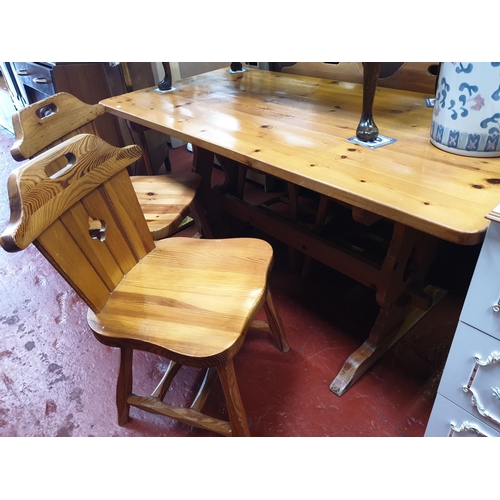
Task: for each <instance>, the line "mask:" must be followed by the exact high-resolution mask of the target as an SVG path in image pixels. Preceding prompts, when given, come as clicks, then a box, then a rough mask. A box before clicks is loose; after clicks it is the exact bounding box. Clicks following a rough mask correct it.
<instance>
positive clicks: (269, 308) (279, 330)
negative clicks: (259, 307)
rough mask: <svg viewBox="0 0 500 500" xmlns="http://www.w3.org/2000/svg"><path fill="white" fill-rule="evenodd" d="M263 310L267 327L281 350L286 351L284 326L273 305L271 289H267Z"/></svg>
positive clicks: (287, 347) (288, 347) (287, 348)
mask: <svg viewBox="0 0 500 500" xmlns="http://www.w3.org/2000/svg"><path fill="white" fill-rule="evenodd" d="M264 310H265V311H266V316H267V323H268V324H269V329H270V330H271V332H272V333H273V335H275V336H276V337H277V339H278V342H279V345H280V350H281V352H288V350H289V349H290V346H289V345H288V340H287V338H286V334H285V328H284V327H283V322H282V321H281V317H280V315H279V313H278V310H277V309H276V307H274V301H273V297H272V295H271V290H270V289H269V288H268V289H267V296H266V302H265V303H264Z"/></svg>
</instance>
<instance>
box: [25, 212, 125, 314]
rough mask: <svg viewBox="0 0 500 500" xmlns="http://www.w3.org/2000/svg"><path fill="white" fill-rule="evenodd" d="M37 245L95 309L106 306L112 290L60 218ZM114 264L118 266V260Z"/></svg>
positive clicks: (39, 239)
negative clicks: (62, 249)
mask: <svg viewBox="0 0 500 500" xmlns="http://www.w3.org/2000/svg"><path fill="white" fill-rule="evenodd" d="M86 219H87V220H88V216H87V217H86ZM77 220H78V216H77ZM80 222H85V221H81V220H80ZM87 224H88V222H87ZM87 235H88V230H87ZM87 237H88V239H89V240H90V239H91V238H90V237H89V236H87ZM34 244H35V246H36V247H37V248H38V250H39V251H40V252H41V253H42V254H43V255H44V256H45V257H46V258H47V260H48V261H49V262H50V263H51V264H52V265H53V266H54V268H55V269H56V270H57V272H58V273H59V274H60V275H61V276H63V277H64V279H65V280H66V281H67V283H68V284H69V285H70V286H71V287H72V288H73V289H74V290H75V291H76V292H77V293H78V295H79V296H80V297H81V298H82V299H83V300H84V301H85V302H86V304H87V305H88V306H89V307H90V308H91V309H92V310H93V311H95V312H98V311H100V310H101V309H102V308H103V307H104V305H105V304H106V302H107V301H108V298H109V295H110V293H111V291H110V290H109V288H108V287H107V286H106V284H105V283H104V281H103V280H102V278H101V277H100V276H99V273H98V272H97V270H96V269H95V268H94V266H93V265H92V262H91V261H90V260H89V259H88V258H87V255H86V254H85V253H84V250H83V249H82V248H81V247H80V246H79V244H78V242H77V241H75V239H74V238H73V236H72V235H71V232H70V231H68V229H67V228H66V226H65V225H64V224H63V223H62V221H61V220H60V219H58V220H56V221H55V222H54V223H53V224H51V226H50V227H49V228H48V229H46V230H45V231H44V232H43V233H42V234H41V235H40V236H39V237H38V238H37V239H36V240H35V241H34ZM94 246H95V247H98V246H101V247H102V243H101V242H97V241H95V243H94ZM61 248H64V251H61ZM100 250H101V249H100V248H96V253H97V254H99V252H100ZM114 265H115V269H116V263H115V264H114ZM121 277H123V275H121ZM121 277H120V279H121Z"/></svg>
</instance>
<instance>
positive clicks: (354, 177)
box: [102, 69, 500, 244]
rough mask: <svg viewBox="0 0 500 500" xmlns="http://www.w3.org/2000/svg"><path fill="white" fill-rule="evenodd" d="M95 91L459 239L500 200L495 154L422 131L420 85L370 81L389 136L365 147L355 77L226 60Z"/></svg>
mask: <svg viewBox="0 0 500 500" xmlns="http://www.w3.org/2000/svg"><path fill="white" fill-rule="evenodd" d="M176 88H177V89H178V90H177V91H174V92H170V93H165V94H159V93H157V92H154V91H153V89H152V88H151V89H144V90H140V91H137V92H133V93H130V94H126V95H123V96H117V97H112V98H109V99H106V100H104V101H102V104H103V105H104V106H105V107H106V109H107V111H109V112H111V113H113V114H115V115H117V116H121V117H123V118H127V119H130V120H132V121H135V122H137V123H140V124H143V125H146V126H149V127H151V128H154V129H156V130H159V131H161V132H164V133H166V134H170V135H172V136H174V137H178V138H180V139H183V140H186V141H188V142H191V143H192V144H194V145H196V146H199V147H202V148H205V149H208V150H210V151H213V152H215V153H219V154H221V155H223V156H226V157H229V158H232V159H234V160H237V161H239V162H242V163H245V164H248V165H250V166H252V167H253V168H255V169H257V170H260V171H262V172H266V173H269V174H271V175H274V176H276V177H279V178H282V179H285V180H287V181H290V182H293V183H295V184H298V185H301V186H305V187H307V188H310V189H313V190H315V191H317V192H319V193H321V194H324V195H327V196H329V197H331V198H334V199H337V200H341V201H344V202H347V203H349V204H351V205H354V206H356V207H359V208H362V209H366V210H368V211H371V212H373V213H376V214H378V215H381V216H383V217H387V218H389V219H391V220H393V221H398V222H402V223H404V224H407V225H409V226H411V227H414V228H416V229H419V230H421V231H424V232H427V233H430V234H432V235H434V236H437V237H439V238H443V239H445V240H448V241H451V242H455V243H460V244H475V243H478V242H480V241H481V240H482V237H483V233H484V231H485V230H486V227H487V224H488V222H487V220H486V219H485V215H486V214H487V213H488V212H489V211H490V210H491V209H492V208H493V207H495V206H496V205H497V204H498V202H499V201H500V185H499V183H500V159H498V158H470V157H464V156H459V155H454V154H450V153H446V152H444V151H441V150H439V149H437V148H436V147H434V146H433V145H432V144H431V143H430V141H429V133H430V126H431V120H432V108H427V107H426V105H425V101H424V97H426V95H425V94H420V93H415V92H407V91H399V90H394V89H388V88H378V89H377V94H376V97H375V104H374V118H375V122H376V124H377V126H378V127H379V130H380V133H381V134H383V135H387V136H390V137H394V138H396V139H397V142H396V143H394V144H391V145H389V146H385V147H382V148H378V149H375V150H370V149H368V148H364V147H361V146H357V145H354V144H352V143H350V142H348V141H347V139H348V138H349V137H353V136H354V135H355V131H356V126H357V124H358V122H359V117H360V113H361V105H362V86H361V85H358V84H347V83H338V82H335V81H333V80H326V79H319V78H312V77H305V76H295V75H285V74H282V73H274V72H268V71H261V70H257V69H250V70H249V71H248V72H246V73H243V74H237V75H230V74H228V73H227V72H226V70H225V69H221V70H216V71H213V72H210V73H205V74H203V75H199V76H196V77H193V78H187V79H185V80H182V81H180V82H176Z"/></svg>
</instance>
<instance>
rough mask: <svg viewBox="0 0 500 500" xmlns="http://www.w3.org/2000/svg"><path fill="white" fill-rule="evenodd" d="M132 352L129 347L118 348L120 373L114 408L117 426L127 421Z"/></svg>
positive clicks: (130, 391) (130, 389)
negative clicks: (116, 410) (116, 413)
mask: <svg viewBox="0 0 500 500" xmlns="http://www.w3.org/2000/svg"><path fill="white" fill-rule="evenodd" d="M133 354H134V350H133V349H132V348H130V347H122V348H120V371H119V373H118V382H117V384H116V407H117V409H118V425H124V424H126V423H127V422H128V421H129V411H130V405H129V404H128V401H127V400H128V397H129V396H130V394H131V393H132V357H133Z"/></svg>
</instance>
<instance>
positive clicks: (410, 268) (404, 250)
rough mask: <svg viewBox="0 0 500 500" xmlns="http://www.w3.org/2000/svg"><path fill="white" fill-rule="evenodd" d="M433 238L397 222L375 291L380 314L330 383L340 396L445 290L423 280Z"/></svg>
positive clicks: (433, 241)
mask: <svg viewBox="0 0 500 500" xmlns="http://www.w3.org/2000/svg"><path fill="white" fill-rule="evenodd" d="M435 246H436V241H435V239H434V238H432V237H430V236H427V235H424V234H423V233H419V232H417V231H416V230H414V229H411V228H409V227H406V226H404V225H402V224H399V223H396V224H395V225H394V233H393V237H392V240H391V244H390V246H389V250H388V252H387V255H386V257H385V259H384V263H383V266H382V271H381V275H380V281H379V286H378V290H377V294H376V299H377V303H378V305H379V306H380V311H379V314H378V316H377V318H376V320H375V323H374V325H373V327H372V329H371V331H370V334H369V336H368V339H367V340H366V341H365V342H364V343H363V345H362V346H361V347H359V348H358V349H357V350H356V351H355V352H354V353H352V354H351V355H350V356H349V358H348V359H347V360H346V361H345V363H344V365H343V367H342V369H341V370H340V372H339V373H338V375H337V376H336V377H335V379H334V380H333V382H332V383H331V384H330V390H331V391H332V392H333V393H334V394H336V395H337V396H341V395H342V394H344V392H345V391H346V390H347V389H348V388H349V387H351V386H352V384H353V383H354V382H355V381H356V380H357V379H358V378H359V377H360V376H361V375H362V374H363V373H364V372H365V371H366V370H367V369H368V368H369V367H370V366H371V365H372V364H373V363H374V362H375V361H376V360H377V359H379V358H380V357H381V356H382V355H383V354H384V353H385V352H386V351H387V350H388V349H389V348H390V347H391V346H392V345H394V344H395V343H396V342H397V341H398V340H399V339H400V338H401V337H402V336H403V335H404V334H405V333H406V332H407V331H408V330H409V329H410V328H411V327H412V326H413V325H414V324H415V323H416V322H417V321H418V320H419V319H420V318H421V317H422V316H423V315H424V314H425V313H426V312H427V311H428V310H429V309H430V308H431V307H432V306H434V305H435V304H437V302H439V300H441V298H442V297H443V296H444V295H445V292H444V291H443V290H441V289H438V288H435V287H426V288H425V289H423V285H422V283H423V282H424V279H425V276H426V275H427V272H428V270H429V267H430V264H431V262H432V260H433V256H434V251H435Z"/></svg>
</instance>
